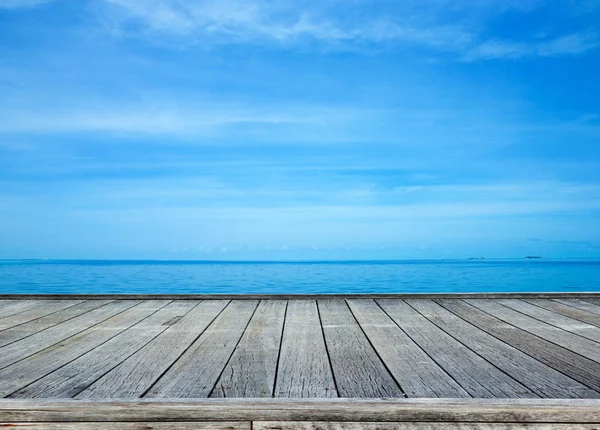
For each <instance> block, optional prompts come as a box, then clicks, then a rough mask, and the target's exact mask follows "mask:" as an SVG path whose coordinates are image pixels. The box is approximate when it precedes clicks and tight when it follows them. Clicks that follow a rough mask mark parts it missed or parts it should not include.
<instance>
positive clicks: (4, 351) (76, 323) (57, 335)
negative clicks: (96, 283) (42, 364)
mask: <svg viewBox="0 0 600 430" xmlns="http://www.w3.org/2000/svg"><path fill="white" fill-rule="evenodd" d="M137 303H139V302H136V301H130V300H125V301H115V302H112V303H109V304H108V305H106V306H102V307H100V308H98V309H94V310H93V311H90V312H87V313H85V314H83V315H80V316H78V317H76V318H73V319H70V320H68V321H65V322H63V323H61V324H58V325H55V326H53V327H50V328H48V329H46V330H43V331H40V332H38V333H36V334H34V335H32V336H29V337H27V338H24V339H21V340H19V341H17V342H14V343H11V344H10V345H6V346H3V347H2V348H0V369H3V368H5V367H7V366H9V365H11V364H13V363H16V362H17V361H19V360H23V359H24V358H26V357H29V356H30V355H33V354H35V353H37V352H39V351H41V350H43V349H45V348H49V347H50V346H52V345H54V344H56V343H59V342H62V341H64V340H65V339H68V338H69V337H71V336H74V335H76V334H77V333H80V332H82V331H83V330H86V329H88V328H90V327H93V326H94V325H96V324H98V323H101V322H102V321H104V320H106V319H108V318H111V317H113V316H114V315H116V314H118V313H120V312H123V311H125V310H126V309H128V308H130V307H132V306H134V305H136V304H137Z"/></svg>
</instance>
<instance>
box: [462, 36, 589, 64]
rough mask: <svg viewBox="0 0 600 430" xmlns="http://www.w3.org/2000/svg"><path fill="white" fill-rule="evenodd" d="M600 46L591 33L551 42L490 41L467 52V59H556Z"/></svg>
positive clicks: (559, 38)
mask: <svg viewBox="0 0 600 430" xmlns="http://www.w3.org/2000/svg"><path fill="white" fill-rule="evenodd" d="M598 46H600V40H598V38H597V37H596V36H595V35H593V34H591V33H585V34H583V33H581V34H580V33H574V34H570V35H567V36H562V37H558V38H555V39H550V40H542V41H532V42H529V43H517V42H509V41H505V40H490V41H486V42H483V43H481V44H479V45H478V46H476V47H475V48H473V49H471V50H470V51H468V52H467V54H466V56H465V59H467V60H479V59H500V58H513V59H516V58H522V57H531V56H540V57H556V56H561V55H576V54H582V53H584V52H586V51H589V50H592V49H594V48H596V47H598Z"/></svg>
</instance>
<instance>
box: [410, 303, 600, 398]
mask: <svg viewBox="0 0 600 430" xmlns="http://www.w3.org/2000/svg"><path fill="white" fill-rule="evenodd" d="M407 302H408V303H409V304H410V305H411V306H412V307H413V308H415V309H416V310H417V311H419V312H420V313H421V315H423V316H425V317H426V318H427V319H429V320H430V321H431V322H433V323H434V324H435V325H437V326H438V327H439V328H441V329H442V330H444V331H445V332H446V333H448V334H449V335H450V336H452V337H453V338H455V339H456V340H458V341H459V342H461V343H462V344H463V345H465V346H467V347H468V348H470V349H471V350H473V351H475V352H476V353H477V354H479V355H480V356H482V357H483V358H485V359H486V360H487V361H489V362H490V363H492V364H493V365H495V366H496V367H498V368H499V369H501V370H502V371H504V372H505V373H506V374H508V375H510V376H512V377H513V378H514V379H516V380H517V381H519V382H520V383H522V384H523V385H525V386H526V387H528V388H529V389H531V390H532V391H533V392H535V393H536V394H537V395H539V396H541V397H549V398H575V399H577V398H598V397H600V394H598V393H597V392H596V391H594V390H592V389H590V388H588V387H586V386H585V385H583V384H581V383H579V382H577V381H575V380H574V379H571V378H569V377H568V376H566V375H563V374H562V373H560V372H559V371H557V370H555V369H553V368H551V367H549V366H547V365H546V364H543V363H540V362H539V361H537V360H536V359H534V358H532V357H530V356H529V355H527V354H525V353H524V352H522V351H520V350H518V349H516V348H514V347H513V346H510V345H508V344H506V343H504V342H502V341H501V340H498V339H496V338H495V337H494V336H492V335H490V334H488V333H486V332H484V331H483V330H481V329H479V328H477V327H475V326H473V325H472V324H470V323H468V322H466V321H465V320H463V319H462V318H460V317H458V316H456V315H455V314H453V313H452V312H450V311H449V310H447V309H445V308H443V307H442V306H440V305H439V304H437V303H435V302H432V301H429V300H427V301H425V300H407Z"/></svg>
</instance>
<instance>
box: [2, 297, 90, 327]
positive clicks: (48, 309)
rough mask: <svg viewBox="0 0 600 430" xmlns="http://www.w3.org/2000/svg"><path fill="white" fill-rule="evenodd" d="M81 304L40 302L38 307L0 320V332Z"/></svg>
mask: <svg viewBox="0 0 600 430" xmlns="http://www.w3.org/2000/svg"><path fill="white" fill-rule="evenodd" d="M81 302H82V300H47V301H43V302H40V303H41V305H40V306H36V307H34V308H32V309H29V310H26V311H24V312H19V313H18V314H14V315H11V316H9V317H6V318H2V319H0V331H2V330H6V329H9V328H11V327H15V326H18V325H21V324H25V323H27V322H29V321H32V320H36V319H38V318H41V317H44V316H46V315H48V314H52V313H54V312H58V311H60V310H63V309H66V308H68V307H71V306H74V305H76V304H78V303H81Z"/></svg>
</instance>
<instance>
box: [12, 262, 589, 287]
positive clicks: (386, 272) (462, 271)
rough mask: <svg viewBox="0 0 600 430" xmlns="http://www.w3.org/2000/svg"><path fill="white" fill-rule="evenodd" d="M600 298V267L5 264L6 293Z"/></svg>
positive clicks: (510, 264)
mask: <svg viewBox="0 0 600 430" xmlns="http://www.w3.org/2000/svg"><path fill="white" fill-rule="evenodd" d="M527 291H544V292H568V291H591V292H598V291H600V260H484V261H471V260H443V261H369V262H359V261H340V262H285V263H282V262H269V263H263V262H200V261H90V260H62V261H58V260H0V293H3V294H9V293H21V294H23V293H38V294H40V293H42V294H50V293H54V294H59V293H60V294H67V293H68V294H77V293H81V294H96V293H97V294H99V293H131V294H133V293H144V294H156V293H168V294H182V293H189V294H203V293H212V294H251V293H270V294H277V293H285V294H303V293H307V294H308V293H312V294H318V293H448V292H527Z"/></svg>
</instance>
